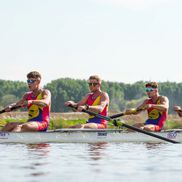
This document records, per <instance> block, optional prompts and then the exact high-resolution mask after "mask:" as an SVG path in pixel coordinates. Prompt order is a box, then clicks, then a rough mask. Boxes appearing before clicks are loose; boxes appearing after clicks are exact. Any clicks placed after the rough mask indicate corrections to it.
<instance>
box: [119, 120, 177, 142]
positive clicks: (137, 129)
mask: <svg viewBox="0 0 182 182" xmlns="http://www.w3.org/2000/svg"><path fill="white" fill-rule="evenodd" d="M122 126H124V127H126V128H129V129H132V130H134V131H138V132H140V133H144V134H146V135H149V136H152V137H155V138H158V139H161V140H165V141H167V142H171V143H180V142H177V141H175V140H171V139H168V138H165V137H162V136H160V135H156V134H154V133H151V132H148V131H145V130H142V129H139V128H137V127H134V126H131V125H127V124H125V123H122Z"/></svg>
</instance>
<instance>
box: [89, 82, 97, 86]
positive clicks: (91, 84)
mask: <svg viewBox="0 0 182 182" xmlns="http://www.w3.org/2000/svg"><path fill="white" fill-rule="evenodd" d="M88 85H89V86H96V85H98V83H91V82H89V83H88Z"/></svg>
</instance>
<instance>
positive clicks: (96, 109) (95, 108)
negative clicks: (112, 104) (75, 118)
mask: <svg viewBox="0 0 182 182" xmlns="http://www.w3.org/2000/svg"><path fill="white" fill-rule="evenodd" d="M106 105H109V96H108V94H107V93H106V92H102V94H101V99H100V103H99V104H98V105H96V106H89V110H90V111H93V112H96V113H101V112H102V111H103V110H104V108H105V107H106Z"/></svg>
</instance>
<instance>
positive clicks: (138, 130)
mask: <svg viewBox="0 0 182 182" xmlns="http://www.w3.org/2000/svg"><path fill="white" fill-rule="evenodd" d="M69 107H71V108H74V109H76V108H75V107H74V106H71V105H70V106H69ZM82 112H84V113H87V114H89V115H93V116H95V117H98V118H101V119H105V120H107V121H112V122H113V123H117V125H118V126H124V127H126V128H129V129H132V130H134V131H137V132H139V133H143V134H146V135H149V136H152V137H155V138H158V139H161V140H164V141H167V142H170V143H180V142H177V141H175V140H171V139H168V138H165V137H162V136H159V135H156V134H155V133H151V132H148V131H146V130H142V129H140V128H137V127H134V126H131V125H128V124H125V123H122V122H121V121H120V122H118V121H116V120H113V118H116V116H117V117H120V116H123V115H124V113H120V114H117V115H113V116H110V117H108V116H103V115H101V114H97V113H95V112H92V111H89V110H86V109H82Z"/></svg>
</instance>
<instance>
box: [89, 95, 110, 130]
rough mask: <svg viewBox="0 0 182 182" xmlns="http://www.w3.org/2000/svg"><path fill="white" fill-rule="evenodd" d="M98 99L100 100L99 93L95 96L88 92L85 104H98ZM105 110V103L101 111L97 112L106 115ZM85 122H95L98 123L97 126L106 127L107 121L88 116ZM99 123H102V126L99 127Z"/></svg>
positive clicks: (106, 109)
mask: <svg viewBox="0 0 182 182" xmlns="http://www.w3.org/2000/svg"><path fill="white" fill-rule="evenodd" d="M100 100H101V95H99V96H97V97H96V98H94V97H93V93H91V94H89V96H88V99H87V104H88V105H89V106H97V105H99V104H100ZM107 112H108V105H106V106H105V107H104V109H103V111H102V112H101V113H99V114H101V115H103V116H107ZM87 123H97V124H98V128H100V129H101V128H106V127H107V121H106V120H104V119H101V118H98V117H95V116H89V119H88V121H87ZM99 125H103V127H102V126H101V127H99Z"/></svg>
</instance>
